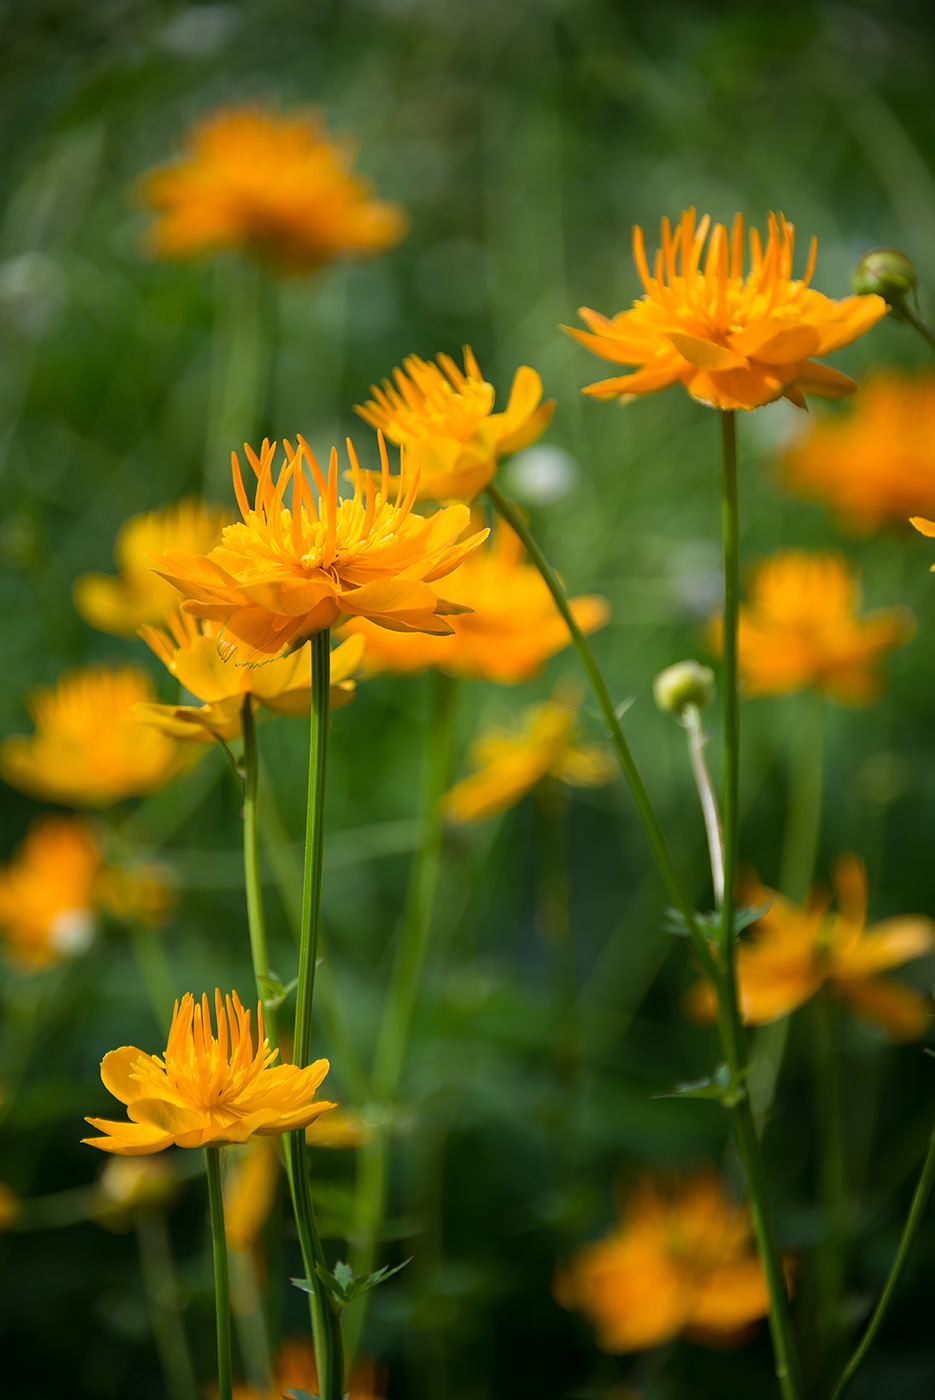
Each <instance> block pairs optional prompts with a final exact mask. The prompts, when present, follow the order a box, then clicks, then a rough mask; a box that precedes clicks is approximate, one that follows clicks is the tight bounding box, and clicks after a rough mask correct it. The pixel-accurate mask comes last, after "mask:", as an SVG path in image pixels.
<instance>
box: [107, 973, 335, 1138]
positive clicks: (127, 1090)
mask: <svg viewBox="0 0 935 1400" xmlns="http://www.w3.org/2000/svg"><path fill="white" fill-rule="evenodd" d="M214 1010H215V1020H216V1022H217V1034H216V1035H215V1034H214V1032H213V1030H212V1027H211V1014H210V1011H209V1009H208V998H207V996H206V995H205V996H202V998H201V1002H200V1004H199V1003H197V1002H196V1001H195V999H194V997H193V996H192V995H191V993H190V992H186V993H185V995H184V997H183V998H182V1001H181V1003H179V1002H176V1003H175V1010H174V1011H173V1013H172V1026H171V1029H170V1031H169V1041H168V1044H167V1046H166V1051H165V1055H164V1056H163V1057H162V1058H160V1057H159V1056H158V1055H147V1054H146V1053H145V1052H144V1051H143V1050H138V1049H137V1048H136V1046H134V1045H124V1046H123V1047H122V1048H121V1049H119V1050H111V1051H110V1052H109V1053H108V1054H107V1055H105V1056H104V1058H103V1060H102V1061H101V1079H102V1080H103V1081H104V1087H105V1088H106V1089H109V1090H110V1092H111V1093H112V1094H113V1095H114V1097H115V1098H117V1099H119V1100H120V1102H121V1103H124V1104H126V1105H127V1114H128V1116H129V1119H130V1121H129V1122H114V1121H112V1120H110V1119H106V1118H88V1119H87V1121H88V1122H89V1123H90V1124H91V1126H92V1128H98V1129H100V1131H101V1132H102V1133H105V1134H106V1135H107V1136H105V1137H96V1138H84V1139H82V1140H83V1141H84V1142H86V1143H88V1144H89V1146H91V1147H99V1148H101V1150H102V1151H104V1152H115V1153H117V1154H118V1155H119V1156H123V1157H137V1156H141V1155H143V1154H144V1153H147V1152H161V1151H162V1149H163V1148H164V1147H169V1146H170V1145H171V1144H172V1143H176V1144H177V1145H178V1146H179V1147H218V1146H222V1145H223V1144H225V1143H231V1142H246V1141H247V1140H248V1138H251V1137H252V1136H253V1135H254V1133H259V1134H261V1135H262V1136H269V1135H275V1134H278V1133H288V1132H291V1131H292V1130H293V1129H294V1128H305V1127H307V1126H308V1124H309V1123H311V1122H312V1120H313V1119H314V1118H317V1117H318V1115H319V1114H320V1113H324V1112H326V1111H327V1110H328V1109H329V1108H333V1107H334V1104H331V1103H327V1102H325V1101H323V1100H316V1099H315V1097H314V1096H315V1091H316V1089H317V1088H318V1086H319V1085H320V1084H321V1082H322V1080H323V1079H324V1077H325V1075H326V1074H327V1073H328V1068H329V1066H328V1061H327V1060H316V1061H315V1063H314V1064H311V1065H309V1066H308V1067H307V1068H306V1069H297V1068H296V1066H295V1065H276V1064H275V1063H274V1062H275V1060H276V1058H277V1056H278V1054H279V1051H278V1050H271V1049H270V1046H269V1041H268V1040H267V1039H266V1038H265V1036H264V1033H263V1007H262V1005H258V1006H257V1013H256V1015H257V1048H256V1050H254V1048H253V1040H252V1037H251V1034H250V1012H249V1011H245V1010H244V1008H243V1007H242V1006H241V1004H240V1000H239V998H238V996H237V993H236V992H233V993H232V994H231V996H229V997H226V998H224V999H222V997H221V993H220V992H219V991H216V992H215V994H214Z"/></svg>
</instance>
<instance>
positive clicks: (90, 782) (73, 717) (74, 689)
mask: <svg viewBox="0 0 935 1400" xmlns="http://www.w3.org/2000/svg"><path fill="white" fill-rule="evenodd" d="M155 699H156V691H155V688H154V686H153V683H152V681H151V680H150V678H149V676H147V675H146V674H145V672H143V671H137V670H136V669H135V668H134V667H132V666H124V667H119V668H112V669H109V668H107V667H89V668H87V669H86V670H83V671H68V672H66V673H65V674H64V675H62V676H60V677H59V679H58V682H57V683H56V685H55V687H54V689H48V690H37V691H34V692H33V694H32V695H31V696H30V697H29V699H28V700H27V709H28V710H29V712H30V714H31V715H32V718H33V723H34V725H35V733H34V734H33V735H32V736H31V737H27V736H26V735H15V736H13V737H12V738H9V739H4V740H3V742H2V743H0V776H2V777H3V778H4V779H5V780H6V781H7V782H8V783H10V784H11V786H12V787H15V788H19V789H21V791H23V792H28V793H30V794H31V795H32V796H34V797H42V798H46V799H47V800H49V801H51V802H63V803H68V804H73V805H74V806H76V807H107V806H110V804H111V803H114V802H120V801H121V800H122V799H123V798H124V797H135V796H138V795H139V794H141V793H146V792H152V791H153V789H154V788H158V787H161V786H162V785H163V783H166V782H168V781H169V779H170V778H173V777H174V776H175V775H176V773H178V772H179V770H180V769H181V768H182V767H183V766H184V765H185V764H186V763H187V762H188V757H187V755H186V754H185V752H184V749H183V748H182V747H181V746H180V745H179V744H177V743H175V742H174V741H173V740H172V739H169V738H168V737H167V736H166V735H164V734H160V733H159V731H158V730H156V729H153V728H152V727H151V726H150V725H148V724H144V723H143V722H142V721H141V720H139V719H137V718H136V716H135V715H134V713H133V711H134V707H135V706H136V705H141V704H149V703H151V702H152V701H154V700H155Z"/></svg>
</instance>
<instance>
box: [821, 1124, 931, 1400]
mask: <svg viewBox="0 0 935 1400" xmlns="http://www.w3.org/2000/svg"><path fill="white" fill-rule="evenodd" d="M933 1184H935V1130H933V1132H932V1136H931V1138H930V1140H929V1147H928V1152H927V1153H926V1156H925V1162H924V1163H923V1165H922V1175H921V1176H920V1177H919V1184H918V1186H917V1187H916V1190H915V1195H914V1196H913V1198H912V1205H911V1206H910V1207H909V1214H908V1216H907V1217H906V1224H905V1225H904V1227H903V1233H902V1238H901V1239H900V1241H899V1248H898V1250H897V1251H896V1258H895V1259H894V1260H893V1264H892V1267H891V1269H890V1271H889V1275H888V1276H887V1280H886V1283H885V1284H884V1286H883V1292H882V1293H881V1294H880V1298H879V1301H878V1302H877V1305H876V1307H875V1308H874V1310H873V1316H872V1317H871V1319H870V1321H869V1322H868V1323H867V1326H866V1329H865V1331H864V1334H863V1336H862V1337H861V1339H860V1341H859V1342H858V1343H857V1346H856V1347H855V1349H854V1353H853V1355H852V1356H851V1359H850V1360H849V1361H848V1363H847V1365H846V1366H845V1367H844V1370H843V1371H842V1372H841V1378H840V1380H839V1381H838V1383H837V1385H836V1386H835V1388H834V1390H833V1391H832V1394H831V1400H842V1397H843V1396H844V1394H845V1392H846V1391H847V1390H848V1388H849V1386H850V1384H851V1381H852V1380H853V1379H854V1377H855V1376H856V1375H857V1372H858V1371H859V1370H860V1368H861V1366H862V1365H863V1363H864V1359H865V1358H866V1355H867V1352H868V1351H869V1350H870V1348H871V1347H872V1346H873V1343H874V1340H875V1338H876V1335H877V1333H878V1332H879V1330H880V1327H881V1326H882V1324H883V1319H884V1318H885V1317H886V1314H887V1311H888V1310H889V1306H890V1303H891V1302H892V1300H893V1294H894V1293H895V1292H896V1287H897V1284H898V1283H899V1280H900V1278H901V1277H902V1273H903V1269H904V1268H905V1267H906V1261H907V1260H908V1258H909V1252H910V1250H911V1249H912V1246H913V1244H914V1242H915V1237H916V1234H917V1233H918V1229H919V1226H920V1225H921V1223H922V1216H923V1214H924V1213H925V1207H926V1204H927V1202H928V1198H929V1194H930V1192H931V1190H932V1186H933Z"/></svg>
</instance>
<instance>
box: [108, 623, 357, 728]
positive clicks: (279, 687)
mask: <svg viewBox="0 0 935 1400" xmlns="http://www.w3.org/2000/svg"><path fill="white" fill-rule="evenodd" d="M220 631H221V626H220V623H218V622H210V621H200V622H199V621H198V620H197V619H196V618H193V617H189V616H188V615H187V614H185V613H178V612H170V613H167V614H166V618H165V629H163V628H159V627H141V628H140V636H141V637H142V638H143V641H144V642H145V643H146V645H147V646H148V647H149V648H150V650H151V651H154V652H155V654H156V655H157V656H158V657H159V659H160V661H162V662H163V663H164V665H165V666H166V668H167V669H168V671H169V672H170V673H171V674H172V675H173V676H175V677H176V679H177V680H178V681H179V683H180V684H181V685H182V686H184V688H185V689H186V690H187V691H190V692H191V694H192V695H196V696H197V697H198V698H199V699H200V700H203V701H204V702H205V703H204V704H203V705H138V706H137V708H136V711H135V713H136V716H137V718H139V719H143V720H146V721H147V722H148V723H150V724H155V725H157V726H158V727H159V728H160V729H161V730H163V731H164V732H165V733H166V734H170V735H172V736H173V738H176V739H189V740H193V741H194V742H196V743H210V742H211V741H212V739H223V740H225V741H227V740H229V739H238V738H240V736H241V734H242V733H243V705H244V700H245V699H246V697H247V696H248V695H249V696H250V703H251V705H252V706H253V708H254V709H256V708H257V706H259V705H262V706H263V707H264V708H265V709H267V710H270V711H272V712H273V713H274V714H280V715H307V714H308V713H309V710H310V707H311V703H312V702H311V694H312V661H311V649H310V647H308V646H304V647H299V648H298V649H297V650H296V651H294V652H292V654H291V655H290V656H283V657H279V658H277V659H276V660H274V661H270V662H269V663H268V664H267V665H265V666H238V665H237V664H236V662H235V661H233V660H225V659H224V657H223V656H222V655H221V654H220V652H219V651H218V635H219V633H220ZM363 652H364V642H363V638H360V637H354V638H348V640H347V641H346V642H345V643H344V644H343V645H342V646H339V647H337V648H336V649H335V650H334V651H333V652H332V653H331V708H332V709H333V710H337V709H339V708H340V707H341V706H342V705H347V704H348V703H349V702H350V701H351V700H353V698H354V689H355V686H354V681H353V680H351V678H350V677H351V673H352V672H353V671H355V670H356V669H357V666H358V665H359V664H360V660H361V657H362V656H363Z"/></svg>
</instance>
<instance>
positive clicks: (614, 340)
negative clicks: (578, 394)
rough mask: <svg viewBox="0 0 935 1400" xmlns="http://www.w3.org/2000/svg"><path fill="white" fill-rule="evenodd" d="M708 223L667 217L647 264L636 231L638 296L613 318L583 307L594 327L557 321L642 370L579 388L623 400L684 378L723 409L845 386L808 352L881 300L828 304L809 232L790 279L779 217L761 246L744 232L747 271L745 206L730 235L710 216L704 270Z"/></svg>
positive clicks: (820, 351)
mask: <svg viewBox="0 0 935 1400" xmlns="http://www.w3.org/2000/svg"><path fill="white" fill-rule="evenodd" d="M710 222H711V221H710V219H709V217H708V215H707V214H706V215H705V216H704V218H703V219H702V220H701V222H700V223H699V225H698V227H697V229H696V227H695V211H694V209H687V210H685V212H684V213H683V214H682V216H681V218H680V219H679V222H678V225H677V227H676V229H675V232H674V234H673V232H672V229H671V227H670V225H669V220H668V219H663V220H662V247H661V248H660V249H659V251H658V252H657V253H656V259H655V264H654V267H653V272H652V273H650V270H649V266H648V264H647V262H646V252H645V247H644V243H643V230H642V229H641V228H639V227H636V228H634V230H633V260H634V262H635V263H636V269H637V272H638V273H639V275H640V281H641V282H642V284H643V287H644V290H645V295H644V296H642V297H640V298H639V299H638V300H637V301H634V303H633V305H632V308H631V309H630V310H629V311H620V312H618V313H617V315H616V316H614V317H613V318H612V319H608V317H606V316H602V315H601V314H600V312H599V311H591V310H590V309H589V308H588V307H586V306H583V307H581V309H580V311H579V313H578V314H579V316H580V317H581V319H582V320H583V321H585V322H586V323H587V325H588V326H589V327H590V330H589V331H579V330H571V329H570V328H569V327H567V326H566V327H565V329H566V330H568V331H569V334H570V335H573V336H574V337H575V339H576V340H580V341H581V343H582V345H586V346H587V348H588V349H589V350H593V351H594V352H595V354H598V355H601V356H602V357H603V358H604V359H605V360H613V361H615V362H616V363H617V364H623V365H639V366H640V368H639V369H637V370H636V371H635V372H634V373H633V374H624V375H621V376H619V377H618V378H615V379H603V380H601V382H600V383H599V384H591V385H589V386H588V388H586V389H585V390H584V392H585V393H586V394H592V395H593V396H594V397H595V398H599V399H615V398H624V399H626V398H632V397H633V396H634V395H636V394H649V393H652V392H653V391H654V390H656V389H665V388H668V386H669V385H670V384H684V385H685V388H686V389H687V390H688V392H689V393H690V394H691V396H692V398H694V399H698V400H699V401H700V402H701V403H704V404H708V405H709V406H710V407H711V408H724V409H732V408H743V409H753V408H759V407H760V406H761V405H762V404H766V403H772V402H773V400H774V399H778V398H787V399H790V400H791V401H792V402H793V403H794V404H797V405H798V406H799V407H800V408H804V407H805V397H804V396H805V395H806V394H817V395H818V397H819V398H825V399H828V398H830V399H836V398H840V397H841V396H842V395H844V394H852V393H853V392H854V391H855V389H856V388H857V385H856V384H855V383H854V381H853V380H852V379H849V378H848V377H847V375H846V374H841V372H840V371H839V370H836V369H830V368H829V367H828V366H827V365H819V364H816V363H815V361H814V360H812V359H811V358H810V356H812V355H829V354H830V353H831V351H832V350H838V349H840V347H841V346H842V345H849V344H850V343H851V341H852V340H856V339H857V337H858V336H860V335H863V333H864V331H867V330H869V329H870V327H871V326H872V325H874V324H875V323H876V322H877V321H879V320H880V318H881V317H882V316H885V315H886V312H887V305H886V302H885V301H884V300H883V298H882V297H879V296H851V297H845V298H844V299H843V300H842V301H833V300H832V299H831V298H830V297H826V296H822V294H821V293H820V292H816V291H813V290H812V289H811V288H810V287H809V282H810V281H811V277H812V271H813V269H814V266H815V252H816V244H815V240H814V238H813V239H812V243H811V248H810V251H809V257H808V266H807V267H806V269H805V273H804V275H803V277H802V278H801V279H799V280H795V279H793V276H792V252H793V243H794V231H793V227H792V225H791V224H789V223H787V222H786V220H785V219H784V218H783V216H782V215H781V214H780V215H779V217H778V219H777V218H776V216H774V215H773V214H770V216H769V224H768V231H767V237H766V247H765V249H764V247H763V245H762V241H761V239H760V235H759V232H758V231H757V230H756V229H755V228H752V229H751V230H750V270H749V272H748V273H746V275H745V274H744V221H743V216H742V215H741V214H737V215H736V217H735V218H734V222H733V226H732V228H731V231H730V234H729V235H728V232H727V229H726V228H725V227H724V225H723V224H715V226H714V229H713V230H712V232H711V238H710V241H709V243H708V252H707V255H706V257H705V261H704V268H703V269H702V266H701V254H702V250H703V248H704V242H705V238H706V237H707V234H708V229H709V227H710Z"/></svg>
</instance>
